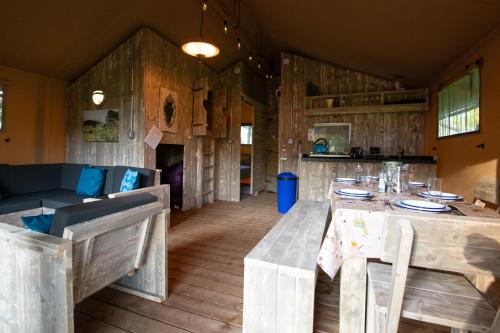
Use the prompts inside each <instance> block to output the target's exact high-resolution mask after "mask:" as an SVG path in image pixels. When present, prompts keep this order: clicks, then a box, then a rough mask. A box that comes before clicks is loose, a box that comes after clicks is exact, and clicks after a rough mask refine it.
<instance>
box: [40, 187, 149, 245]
mask: <svg viewBox="0 0 500 333" xmlns="http://www.w3.org/2000/svg"><path fill="white" fill-rule="evenodd" d="M156 200H158V198H157V197H156V196H154V195H152V194H149V193H142V194H135V195H130V196H126V197H121V198H114V199H107V200H101V201H93V202H89V203H85V204H81V205H74V206H68V207H63V208H59V209H57V210H56V213H55V215H54V222H53V223H52V227H51V228H50V234H51V235H54V236H58V237H62V236H63V234H64V228H66V227H67V226H70V225H73V224H77V223H81V222H85V221H88V220H91V219H95V218H98V217H102V216H105V215H109V214H114V213H118V212H121V211H124V210H127V209H131V208H134V207H137V206H142V205H146V204H148V203H151V202H155V201H156Z"/></svg>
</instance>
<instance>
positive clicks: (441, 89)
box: [436, 65, 483, 140]
mask: <svg viewBox="0 0 500 333" xmlns="http://www.w3.org/2000/svg"><path fill="white" fill-rule="evenodd" d="M475 69H478V70H479V122H478V129H477V130H475V131H470V132H464V133H457V134H451V135H446V136H441V137H440V136H439V94H440V93H441V91H443V89H446V88H447V87H449V86H450V85H452V84H453V83H455V82H457V81H458V80H461V79H462V78H463V77H465V76H466V75H468V74H469V73H470V72H471V71H473V70H475ZM482 79H483V76H482V70H481V66H480V65H476V66H474V67H472V68H467V70H466V72H465V74H460V75H459V76H458V75H457V76H456V77H453V78H452V79H450V81H448V82H447V83H446V84H444V85H442V86H441V87H439V89H438V92H437V94H436V95H437V109H436V139H437V140H446V139H450V138H456V137H460V136H467V135H474V134H479V133H481V121H482V120H481V119H482V118H483V117H482V113H483V112H482V108H481V104H482V103H481V100H482Z"/></svg>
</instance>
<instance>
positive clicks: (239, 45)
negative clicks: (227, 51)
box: [236, 38, 241, 49]
mask: <svg viewBox="0 0 500 333" xmlns="http://www.w3.org/2000/svg"><path fill="white" fill-rule="evenodd" d="M236 45H237V46H238V49H241V39H239V38H238V44H236Z"/></svg>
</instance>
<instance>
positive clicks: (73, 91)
mask: <svg viewBox="0 0 500 333" xmlns="http://www.w3.org/2000/svg"><path fill="white" fill-rule="evenodd" d="M143 43H144V38H143V35H142V34H140V33H137V34H135V35H134V36H132V37H131V38H129V39H128V40H127V41H125V42H124V43H123V44H122V45H120V46H119V47H118V48H116V49H115V50H114V51H112V52H111V53H110V54H109V55H108V56H107V57H105V58H104V59H103V60H101V61H100V62H99V63H98V64H97V65H95V66H94V67H92V68H91V69H90V70H89V71H88V72H86V73H85V74H83V75H82V76H81V77H80V78H79V79H77V80H76V81H75V82H74V83H72V84H71V85H70V86H69V87H68V88H67V101H68V106H67V107H68V111H67V114H66V133H67V138H66V161H67V162H74V163H90V164H98V165H117V164H118V165H130V166H137V167H143V166H144V105H143V95H144V86H143V84H144V80H143V76H142V71H143V67H144V59H143V58H142V57H141V49H142V46H143ZM134 53H135V55H134ZM133 60H134V64H133V65H132V61H133ZM132 68H133V69H134V73H133V76H134V82H133V87H132ZM132 88H133V91H134V93H133V95H132V94H131V91H132ZM96 89H100V90H103V91H104V94H105V99H104V102H103V103H102V104H101V105H99V106H96V105H94V103H93V102H92V100H91V94H92V91H94V90H96ZM132 104H133V105H132ZM96 109H99V110H101V109H118V110H119V111H120V122H119V126H120V127H119V142H84V141H83V131H82V122H83V111H84V110H96ZM132 109H133V110H134V113H133V117H134V124H135V126H134V130H135V138H134V139H129V138H128V137H127V134H128V131H129V128H130V126H131V120H132V115H131V110H132Z"/></svg>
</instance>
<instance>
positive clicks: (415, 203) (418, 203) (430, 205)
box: [401, 200, 446, 210]
mask: <svg viewBox="0 0 500 333" xmlns="http://www.w3.org/2000/svg"><path fill="white" fill-rule="evenodd" d="M401 203H402V204H403V205H405V206H410V207H415V208H424V209H432V210H443V209H445V208H446V206H445V205H442V204H440V203H437V202H430V201H425V200H401Z"/></svg>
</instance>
